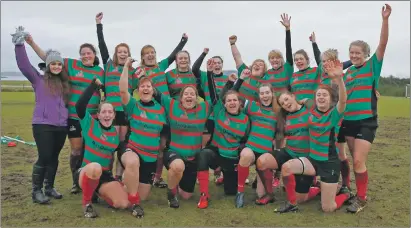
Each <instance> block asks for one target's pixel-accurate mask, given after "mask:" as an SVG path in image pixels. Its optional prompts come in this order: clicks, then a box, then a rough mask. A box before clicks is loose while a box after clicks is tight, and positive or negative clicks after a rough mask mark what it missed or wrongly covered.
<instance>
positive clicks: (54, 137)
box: [33, 124, 67, 167]
mask: <svg viewBox="0 0 411 228" xmlns="http://www.w3.org/2000/svg"><path fill="white" fill-rule="evenodd" d="M66 136H67V127H58V126H53V125H47V124H33V137H34V140H35V141H36V144H37V152H38V159H37V161H36V163H35V165H37V166H40V167H46V166H56V165H57V164H58V159H59V155H60V151H61V149H63V146H64V143H65V141H66Z"/></svg>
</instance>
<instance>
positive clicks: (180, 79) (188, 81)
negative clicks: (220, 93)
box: [166, 69, 211, 102]
mask: <svg viewBox="0 0 411 228" xmlns="http://www.w3.org/2000/svg"><path fill="white" fill-rule="evenodd" d="M200 74H201V76H200V77H201V88H202V89H203V91H204V95H205V98H206V101H208V102H211V99H210V91H209V89H208V80H207V72H203V71H200ZM166 78H167V84H168V88H169V90H170V96H171V97H172V98H173V99H175V100H180V92H181V90H182V89H183V88H184V87H186V86H194V88H197V78H196V77H195V75H194V74H193V72H191V71H188V72H184V73H181V72H178V70H177V69H173V70H170V71H168V72H167V73H166ZM198 98H201V97H198ZM201 100H202V98H201Z"/></svg>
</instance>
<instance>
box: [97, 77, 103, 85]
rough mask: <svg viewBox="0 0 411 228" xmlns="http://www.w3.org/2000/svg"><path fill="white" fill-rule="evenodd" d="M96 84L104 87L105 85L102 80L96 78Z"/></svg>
mask: <svg viewBox="0 0 411 228" xmlns="http://www.w3.org/2000/svg"><path fill="white" fill-rule="evenodd" d="M96 84H97V85H98V86H102V85H103V83H101V81H100V79H98V78H96Z"/></svg>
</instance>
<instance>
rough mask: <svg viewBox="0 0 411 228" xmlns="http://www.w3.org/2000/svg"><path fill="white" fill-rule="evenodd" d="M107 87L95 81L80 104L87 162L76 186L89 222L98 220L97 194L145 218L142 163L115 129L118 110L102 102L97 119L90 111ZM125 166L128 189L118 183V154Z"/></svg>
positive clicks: (82, 97) (79, 115) (79, 173)
mask: <svg viewBox="0 0 411 228" xmlns="http://www.w3.org/2000/svg"><path fill="white" fill-rule="evenodd" d="M102 85H103V84H102V83H101V82H100V80H98V79H93V80H92V81H91V84H90V85H89V86H88V87H87V89H86V90H85V91H84V93H83V94H82V95H81V97H80V98H79V99H78V101H77V103H76V106H75V108H76V112H77V116H78V118H79V119H80V124H81V127H82V133H83V137H84V144H85V147H84V158H83V162H82V165H81V168H80V169H78V170H76V171H75V177H76V182H78V183H79V186H80V187H81V188H82V190H83V199H82V205H83V209H84V216H85V217H86V218H95V217H97V212H96V210H95V209H94V207H93V205H92V202H91V200H92V196H93V194H94V192H96V193H98V194H99V195H100V197H101V198H103V199H104V200H105V201H106V202H107V203H108V204H109V205H110V206H112V207H114V208H121V209H125V208H128V207H129V206H131V210H132V215H133V216H135V217H138V218H140V217H143V215H144V211H143V209H142V208H141V207H140V205H139V204H140V199H139V196H138V193H137V190H138V184H137V183H138V182H137V181H138V176H137V175H136V173H138V160H137V155H136V154H135V153H133V152H131V151H126V152H124V142H122V143H120V140H119V134H118V132H117V130H116V129H115V127H114V126H113V121H114V119H115V115H116V113H115V110H114V107H113V105H111V104H110V103H106V102H102V103H101V104H100V105H99V106H98V111H97V119H95V118H93V117H92V116H91V114H90V112H89V111H86V107H87V104H88V103H89V101H90V99H91V98H92V96H93V93H95V92H96V91H97V90H98V89H99V88H100V87H101V86H102ZM117 148H120V149H119V150H118V151H119V152H120V153H117V156H118V159H119V160H120V161H121V163H122V165H124V168H125V171H124V184H125V186H126V188H127V191H125V189H124V187H123V186H122V185H121V184H120V183H119V182H118V181H116V180H115V179H114V177H113V174H112V173H111V170H110V169H109V168H110V163H111V160H112V157H113V154H114V152H115V151H116V149H117Z"/></svg>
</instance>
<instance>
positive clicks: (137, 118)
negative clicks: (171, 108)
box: [131, 114, 163, 125]
mask: <svg viewBox="0 0 411 228" xmlns="http://www.w3.org/2000/svg"><path fill="white" fill-rule="evenodd" d="M131 117H132V118H133V119H135V120H136V121H141V122H143V123H144V122H146V123H150V124H155V125H163V123H162V122H160V121H158V120H152V119H147V118H143V117H141V116H137V115H136V114H132V115H131Z"/></svg>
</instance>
